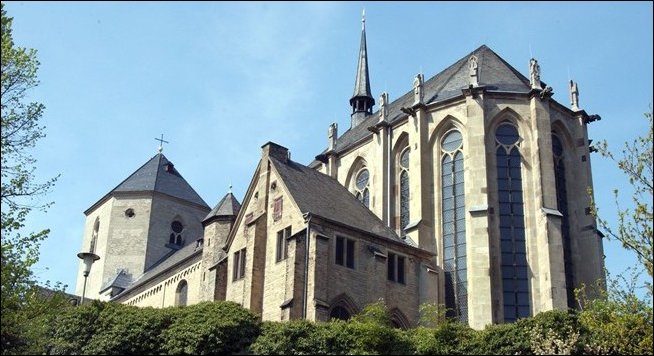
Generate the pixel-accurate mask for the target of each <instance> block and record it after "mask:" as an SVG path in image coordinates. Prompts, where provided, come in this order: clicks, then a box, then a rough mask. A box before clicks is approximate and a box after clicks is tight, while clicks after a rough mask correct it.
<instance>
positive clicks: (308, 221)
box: [302, 212, 311, 320]
mask: <svg viewBox="0 0 654 356" xmlns="http://www.w3.org/2000/svg"><path fill="white" fill-rule="evenodd" d="M302 217H304V222H305V223H306V224H307V234H306V236H305V238H304V248H305V251H304V290H303V293H302V294H303V295H302V319H303V320H305V319H306V318H307V298H308V293H309V237H310V236H311V213H310V212H307V213H305V214H304V215H303V216H302Z"/></svg>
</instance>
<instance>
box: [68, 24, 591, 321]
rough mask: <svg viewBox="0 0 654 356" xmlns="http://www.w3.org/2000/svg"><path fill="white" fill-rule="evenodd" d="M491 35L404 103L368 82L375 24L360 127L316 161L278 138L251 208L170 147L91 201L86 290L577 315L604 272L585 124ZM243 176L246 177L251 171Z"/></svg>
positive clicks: (126, 299) (467, 317)
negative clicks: (209, 191)
mask: <svg viewBox="0 0 654 356" xmlns="http://www.w3.org/2000/svg"><path fill="white" fill-rule="evenodd" d="M528 70H529V72H528V76H524V75H523V74H521V72H520V71H518V70H516V69H515V68H514V67H512V66H511V65H510V64H508V63H507V62H506V61H504V60H503V59H502V58H500V57H499V56H498V55H497V54H496V53H495V52H493V51H492V50H491V49H490V48H488V47H487V46H481V47H479V48H477V49H475V50H474V51H472V52H471V53H469V54H467V55H466V56H465V57H463V58H461V59H460V60H458V61H457V62H455V63H454V64H452V65H451V66H449V67H447V68H445V69H444V70H442V71H441V72H440V73H438V74H436V75H435V76H433V77H432V78H429V79H425V78H424V77H423V75H422V74H418V75H416V76H415V79H414V82H413V89H412V90H410V91H409V92H407V93H406V94H404V95H402V96H400V97H399V98H397V99H395V100H391V99H390V98H389V95H388V93H381V95H380V96H379V98H378V106H377V109H376V110H375V109H374V107H375V104H376V103H377V102H376V101H375V98H374V97H373V95H372V93H371V90H370V80H371V78H370V77H369V73H368V56H367V48H366V32H365V20H364V21H363V23H362V29H361V43H360V50H359V56H358V67H357V72H356V78H355V86H354V93H353V94H352V97H351V98H350V99H349V104H350V106H351V108H352V114H351V125H350V127H349V128H348V129H347V130H345V132H344V133H343V134H341V135H339V132H338V127H337V125H336V124H331V125H329V126H328V130H327V131H328V137H327V147H326V149H325V150H324V151H322V152H320V153H319V154H317V156H316V158H315V160H314V161H313V162H307V164H306V165H305V164H303V163H300V162H295V161H292V160H291V159H290V154H289V150H288V149H287V148H285V147H283V146H282V145H280V144H277V143H273V142H268V143H265V144H264V145H263V146H262V147H261V160H260V161H259V164H258V166H257V167H254V173H253V178H252V180H251V181H250V182H249V186H248V189H247V191H246V193H245V197H244V198H243V201H242V202H239V201H238V200H237V198H236V197H234V195H233V194H232V193H231V192H230V193H228V194H227V195H225V196H224V197H223V198H222V200H220V202H218V204H216V205H215V207H214V208H213V209H211V208H210V207H209V206H208V205H207V203H206V202H205V201H204V200H203V199H202V198H201V197H200V196H199V195H198V194H197V193H196V192H195V190H193V188H192V187H191V186H190V185H189V184H188V182H186V180H185V179H184V178H183V177H182V175H181V174H180V173H179V172H178V171H177V170H176V169H175V167H174V165H173V164H172V162H171V161H169V160H168V158H167V157H165V156H164V155H163V153H162V152H161V151H160V152H159V153H158V154H156V155H155V156H154V157H152V158H151V159H150V160H149V161H147V162H146V163H145V164H144V165H143V166H142V167H140V168H139V169H137V170H136V171H135V172H134V173H133V174H132V175H130V176H129V177H127V179H125V180H124V181H123V182H121V183H120V184H119V185H118V186H117V187H116V188H114V189H113V190H111V191H110V192H109V193H107V194H106V195H105V196H103V197H102V198H101V199H100V200H98V201H97V202H96V203H95V204H93V205H92V206H91V207H90V208H89V209H87V210H86V211H85V215H86V228H85V232H84V238H83V242H82V251H84V252H91V253H94V254H97V255H98V256H99V257H100V259H99V260H98V261H97V262H96V263H95V264H94V266H93V271H92V272H91V274H89V275H88V278H85V277H84V275H83V265H82V264H80V268H79V272H78V278H77V294H82V289H83V288H84V283H85V281H86V293H85V294H86V296H87V297H88V298H93V299H101V300H111V301H115V302H119V303H125V304H130V305H137V306H153V307H167V306H172V305H187V304H193V303H198V302H201V301H212V300H229V301H234V302H237V303H239V304H241V305H243V306H244V307H246V308H248V309H250V310H251V311H252V312H254V313H255V314H257V315H260V316H261V318H262V319H263V320H277V321H279V320H292V319H308V320H323V321H325V320H329V319H331V318H338V319H347V318H349V317H351V316H352V315H354V314H356V313H358V312H359V311H361V310H362V308H363V307H364V306H365V305H366V304H369V303H372V302H375V301H378V300H380V299H383V300H384V301H385V303H386V304H387V305H388V307H389V310H390V311H391V316H392V321H393V323H394V324H395V325H396V326H398V327H403V328H408V327H412V326H415V325H416V324H417V322H418V320H419V307H420V305H421V304H424V303H436V304H442V305H444V306H445V307H446V308H447V310H448V311H447V314H448V315H449V316H451V317H453V318H457V319H458V320H460V321H462V322H465V323H468V324H469V325H470V326H471V327H473V328H483V327H484V326H485V325H488V324H492V323H502V322H512V321H515V320H517V319H518V318H522V317H528V316H533V315H535V314H537V313H539V312H542V311H547V310H551V309H566V308H574V307H575V305H576V303H575V299H574V293H573V292H574V289H575V288H578V287H579V286H581V285H582V284H592V283H594V282H595V281H597V280H598V279H599V280H602V279H603V278H604V272H603V267H604V261H603V255H604V254H603V247H602V236H601V233H600V232H599V231H598V230H597V228H596V222H595V220H594V218H593V216H592V215H591V213H590V197H589V195H588V193H587V189H588V188H589V187H592V177H591V167H590V152H591V148H590V147H589V140H588V131H587V124H589V123H590V122H592V121H595V120H598V119H599V116H598V115H588V114H587V113H586V112H585V111H584V110H582V109H580V107H579V100H578V90H577V84H576V83H574V82H572V81H570V86H569V88H568V89H569V91H570V106H567V105H562V104H560V103H558V102H556V101H555V100H553V98H552V94H553V89H552V88H551V87H549V86H547V85H546V84H545V83H544V82H543V81H541V78H540V65H539V63H538V61H537V60H536V59H533V58H532V59H531V60H530V61H529V68H528ZM242 183H245V182H242Z"/></svg>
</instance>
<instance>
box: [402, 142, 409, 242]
mask: <svg viewBox="0 0 654 356" xmlns="http://www.w3.org/2000/svg"><path fill="white" fill-rule="evenodd" d="M409 217H410V207H409V148H408V147H407V148H406V149H404V151H402V154H400V234H401V235H404V228H405V227H407V225H409Z"/></svg>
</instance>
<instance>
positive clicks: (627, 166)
mask: <svg viewBox="0 0 654 356" xmlns="http://www.w3.org/2000/svg"><path fill="white" fill-rule="evenodd" d="M644 118H645V119H646V120H647V121H648V123H649V131H648V132H647V133H644V134H643V136H639V137H636V138H635V139H633V140H631V142H625V144H624V148H623V149H622V152H621V154H622V155H621V157H620V158H616V156H615V155H614V154H613V152H611V151H610V150H609V147H608V144H607V143H606V141H602V142H600V143H599V144H598V152H599V153H600V154H601V155H602V156H604V157H607V158H609V159H611V160H613V161H614V162H615V163H616V164H617V166H618V168H619V169H620V170H621V171H622V172H623V173H625V174H626V175H627V178H628V180H629V183H630V184H631V185H632V188H633V194H632V197H631V198H632V199H631V200H632V203H633V205H632V206H631V208H629V207H627V208H622V207H621V206H620V203H619V202H618V198H619V194H618V190H617V189H615V190H614V195H615V204H616V206H617V209H618V216H617V221H616V222H615V223H617V226H616V225H614V224H611V223H610V222H609V221H608V220H605V219H602V218H600V217H598V218H597V220H598V223H599V225H600V227H601V228H602V229H603V230H604V231H606V232H607V236H609V238H613V239H616V240H618V241H620V242H621V243H622V246H623V247H624V248H625V249H627V250H631V251H633V252H634V253H635V254H636V256H637V258H638V261H639V262H640V263H641V264H642V265H643V267H644V268H645V270H646V271H647V273H648V274H649V276H650V278H651V277H652V276H653V275H652V273H653V265H652V246H653V244H652V229H653V221H654V220H653V214H652V198H653V196H652V185H653V183H654V181H653V179H652V171H653V170H654V161H653V159H652V150H653V145H654V140H653V135H652V132H653V131H652V111H651V110H650V112H646V113H645V114H644ZM593 211H594V214H595V215H596V216H597V208H596V207H593ZM646 284H647V287H648V290H649V297H650V301H651V297H652V283H651V282H646Z"/></svg>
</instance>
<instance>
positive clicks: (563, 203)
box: [552, 135, 575, 308]
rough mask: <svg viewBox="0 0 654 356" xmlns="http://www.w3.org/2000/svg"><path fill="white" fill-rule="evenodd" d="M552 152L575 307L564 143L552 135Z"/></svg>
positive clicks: (570, 300)
mask: <svg viewBox="0 0 654 356" xmlns="http://www.w3.org/2000/svg"><path fill="white" fill-rule="evenodd" d="M552 153H553V155H554V178H555V181H556V206H557V207H558V209H559V212H560V213H561V214H562V215H563V217H562V218H561V239H562V242H563V262H564V267H565V289H566V292H567V295H568V307H569V308H574V307H575V293H574V281H573V267H572V247H571V245H572V241H571V240H570V220H569V218H568V194H567V190H566V181H565V166H564V164H563V145H562V144H561V140H559V138H558V137H557V136H555V135H552Z"/></svg>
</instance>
